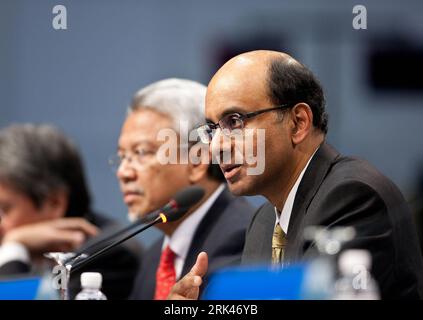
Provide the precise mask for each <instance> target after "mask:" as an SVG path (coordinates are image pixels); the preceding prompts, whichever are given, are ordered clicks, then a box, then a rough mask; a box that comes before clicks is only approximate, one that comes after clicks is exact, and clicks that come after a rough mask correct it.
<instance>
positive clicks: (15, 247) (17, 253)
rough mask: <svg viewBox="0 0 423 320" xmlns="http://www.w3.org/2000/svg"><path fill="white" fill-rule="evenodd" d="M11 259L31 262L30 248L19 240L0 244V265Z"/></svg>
mask: <svg viewBox="0 0 423 320" xmlns="http://www.w3.org/2000/svg"><path fill="white" fill-rule="evenodd" d="M11 261H20V262H24V263H28V264H29V263H30V258H29V253H28V250H27V249H26V248H25V246H24V245H22V244H20V243H18V242H7V243H5V244H2V245H1V246H0V267H1V266H2V265H4V264H6V263H8V262H11Z"/></svg>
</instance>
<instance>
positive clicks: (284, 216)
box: [275, 148, 319, 234]
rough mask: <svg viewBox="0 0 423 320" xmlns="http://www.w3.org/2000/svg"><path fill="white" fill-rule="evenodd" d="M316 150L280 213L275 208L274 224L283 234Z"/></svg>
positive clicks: (286, 230)
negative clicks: (277, 225) (279, 227)
mask: <svg viewBox="0 0 423 320" xmlns="http://www.w3.org/2000/svg"><path fill="white" fill-rule="evenodd" d="M318 149H319V148H317V149H316V150H314V152H313V154H312V155H311V157H310V159H308V162H307V164H306V165H305V167H304V169H303V170H302V171H301V173H300V175H299V176H298V178H297V180H296V181H295V183H294V185H293V186H292V188H291V191H289V194H288V197H287V198H286V201H285V204H284V205H283V208H282V211H281V212H279V211H278V209H277V208H276V207H275V215H276V223H275V225H276V224H278V223H279V224H280V226H281V228H282V230H283V231H284V232H285V234H288V226H289V220H290V218H291V213H292V208H293V206H294V201H295V196H296V195H297V191H298V187H299V185H300V183H301V180H302V179H303V176H304V173H305V172H306V170H307V168H308V165H309V164H310V162H311V159H312V158H313V156H314V154H315V153H316V151H317V150H318Z"/></svg>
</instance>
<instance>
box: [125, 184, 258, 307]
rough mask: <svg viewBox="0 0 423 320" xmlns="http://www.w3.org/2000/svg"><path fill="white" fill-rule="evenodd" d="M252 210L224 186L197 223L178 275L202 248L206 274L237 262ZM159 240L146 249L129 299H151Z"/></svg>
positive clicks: (161, 242) (153, 289)
mask: <svg viewBox="0 0 423 320" xmlns="http://www.w3.org/2000/svg"><path fill="white" fill-rule="evenodd" d="M254 212H255V209H254V208H253V207H252V206H251V205H250V204H249V203H248V202H247V200H245V198H235V197H234V196H233V195H232V194H231V193H230V192H229V191H228V190H227V188H225V190H224V191H222V193H221V194H220V195H219V197H218V198H217V199H216V201H215V202H214V204H213V205H212V207H211V208H210V209H209V211H208V212H207V213H206V215H205V216H204V218H203V220H202V221H201V222H200V224H199V226H198V227H197V230H196V231H195V234H194V237H193V240H192V242H191V246H190V248H189V251H188V254H187V257H186V260H185V262H184V266H183V269H182V273H181V277H182V276H184V275H185V274H186V273H188V272H189V271H190V269H191V267H192V266H193V265H194V263H195V261H196V259H197V255H198V254H199V253H200V252H201V251H205V252H207V254H208V257H209V269H208V272H207V275H206V277H205V278H204V282H203V285H202V288H201V290H202V289H203V288H204V286H205V283H206V282H207V276H208V275H209V274H211V273H212V272H214V271H215V270H217V269H219V268H221V267H225V266H230V265H237V264H239V263H240V262H241V253H242V248H243V247H244V240H245V230H246V228H247V226H248V224H249V222H250V220H251V218H252V216H253V214H254ZM163 239H164V237H162V238H161V239H159V240H158V241H157V242H155V243H154V244H153V245H152V247H151V248H150V249H149V250H148V251H147V252H146V254H145V256H144V257H145V259H143V261H142V263H141V269H140V271H139V275H138V277H137V281H136V285H135V290H134V292H133V294H132V296H131V298H132V299H139V300H151V299H153V298H154V292H155V288H156V270H157V268H158V265H159V260H160V255H161V249H162V244H163Z"/></svg>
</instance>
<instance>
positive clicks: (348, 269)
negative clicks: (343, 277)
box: [338, 249, 372, 274]
mask: <svg viewBox="0 0 423 320" xmlns="http://www.w3.org/2000/svg"><path fill="white" fill-rule="evenodd" d="M371 264H372V257H371V255H370V252H369V251H367V250H361V249H349V250H345V251H344V252H342V253H341V255H340V257H339V260H338V265H339V270H340V271H341V272H342V273H343V274H350V273H353V272H354V268H356V267H357V266H361V267H364V268H366V269H367V270H370V267H371Z"/></svg>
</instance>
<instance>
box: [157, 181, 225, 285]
mask: <svg viewBox="0 0 423 320" xmlns="http://www.w3.org/2000/svg"><path fill="white" fill-rule="evenodd" d="M224 189H225V184H221V185H220V186H219V187H218V188H217V189H216V190H215V191H214V192H213V193H212V195H211V196H210V197H209V198H208V199H207V200H206V201H205V202H204V203H203V204H202V205H201V206H200V207H199V208H198V209H197V210H195V211H194V212H193V213H191V214H190V215H189V217H188V218H186V219H185V220H184V221H183V222H182V223H181V224H180V225H179V226H178V228H176V230H175V231H174V232H173V234H172V235H171V236H170V237H169V236H165V238H164V241H163V246H162V251H163V250H164V249H165V248H166V246H167V245H169V247H170V249H171V250H172V251H173V252H174V253H175V255H176V256H175V273H176V279H179V278H180V277H181V273H182V268H183V266H184V262H185V259H186V257H187V254H188V250H189V248H190V246H191V241H192V238H193V237H194V233H195V231H196V230H197V227H198V225H199V224H200V222H201V220H203V218H204V216H205V215H206V213H207V211H209V209H210V208H211V206H212V205H213V203H214V202H215V201H216V199H217V197H218V196H219V195H220V194H221V193H222V191H223V190H224Z"/></svg>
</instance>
